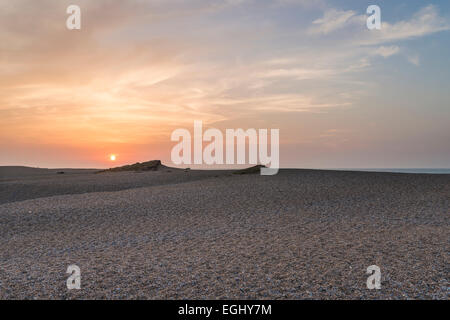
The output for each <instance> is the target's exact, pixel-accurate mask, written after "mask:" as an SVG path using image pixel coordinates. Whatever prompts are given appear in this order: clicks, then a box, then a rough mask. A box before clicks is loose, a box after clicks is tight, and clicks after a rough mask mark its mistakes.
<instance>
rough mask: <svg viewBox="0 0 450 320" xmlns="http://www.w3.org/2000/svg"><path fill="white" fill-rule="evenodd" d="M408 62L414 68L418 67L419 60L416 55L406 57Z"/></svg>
mask: <svg viewBox="0 0 450 320" xmlns="http://www.w3.org/2000/svg"><path fill="white" fill-rule="evenodd" d="M407 59H408V61H409V62H410V63H411V64H413V65H415V66H419V65H420V58H419V56H418V55H410V56H408V57H407Z"/></svg>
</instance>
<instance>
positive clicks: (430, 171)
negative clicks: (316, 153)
mask: <svg viewBox="0 0 450 320" xmlns="http://www.w3.org/2000/svg"><path fill="white" fill-rule="evenodd" d="M336 170H348V171H369V172H395V173H428V174H450V169H436V168H431V169H430V168H428V169H427V168H418V169H410V168H408V169H403V168H381V169H380V168H367V169H361V168H355V169H336Z"/></svg>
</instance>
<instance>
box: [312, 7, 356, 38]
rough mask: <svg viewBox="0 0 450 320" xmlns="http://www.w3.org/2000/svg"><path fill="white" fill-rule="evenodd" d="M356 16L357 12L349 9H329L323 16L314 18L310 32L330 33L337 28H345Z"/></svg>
mask: <svg viewBox="0 0 450 320" xmlns="http://www.w3.org/2000/svg"><path fill="white" fill-rule="evenodd" d="M355 16H356V12H355V11H352V10H349V11H339V10H336V9H330V10H327V11H326V12H325V13H324V15H323V17H322V18H320V19H316V20H314V21H313V22H312V23H313V24H314V26H313V27H311V28H310V29H309V33H310V34H328V33H331V32H334V31H336V30H339V29H342V28H344V27H345V26H346V25H347V24H349V23H350V22H351V20H352V18H353V17H355Z"/></svg>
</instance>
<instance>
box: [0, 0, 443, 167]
mask: <svg viewBox="0 0 450 320" xmlns="http://www.w3.org/2000/svg"><path fill="white" fill-rule="evenodd" d="M71 4H76V5H79V6H80V8H81V30H68V29H67V27H66V19H67V18H68V16H69V15H68V14H67V13H66V8H67V7H68V6H69V5H71ZM373 4H375V5H378V6H380V8H381V19H382V25H381V30H369V29H368V28H367V26H366V20H367V17H368V14H367V13H366V9H367V7H368V6H369V5H373ZM449 70H450V2H449V1H446V0H445V1H444V0H443V1H414V0H405V1H400V0H399V1H397V0H396V1H394V0H390V1H382V0H370V1H364V0H350V1H349V0H346V1H343V0H336V1H333V0H272V1H269V0H209V1H206V0H190V1H183V0H154V1H153V0H145V1H144V0H120V1H119V0H114V1H113V0H96V1H90V0H70V1H65V0H40V1H35V0H14V1H10V0H0V75H1V76H0V165H27V166H34V167H52V168H55V167H79V168H88V167H90V168H103V167H111V166H115V165H120V164H126V163H134V162H138V161H139V162H142V161H147V160H152V159H161V160H162V161H163V163H166V164H168V165H171V159H170V151H171V149H172V148H173V147H174V145H175V144H176V143H175V142H173V141H171V140H170V136H171V133H172V132H173V130H175V129H178V128H186V129H189V130H191V131H192V128H193V122H194V120H201V121H203V125H204V127H210V128H218V129H220V130H223V132H225V130H226V129H228V128H230V129H233V128H243V129H245V130H246V129H248V128H256V129H259V128H267V129H279V130H280V164H281V167H290V168H449V167H450V143H449V141H450V125H449V123H450V71H449ZM111 154H115V155H117V160H116V161H115V162H114V164H112V163H111V161H110V160H109V156H110V155H111Z"/></svg>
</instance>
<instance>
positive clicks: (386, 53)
mask: <svg viewBox="0 0 450 320" xmlns="http://www.w3.org/2000/svg"><path fill="white" fill-rule="evenodd" d="M399 52H400V48H399V47H398V46H387V47H385V46H381V47H379V48H378V49H376V50H375V51H374V54H376V55H380V56H382V57H383V58H387V57H390V56H393V55H396V54H397V53H399Z"/></svg>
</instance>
